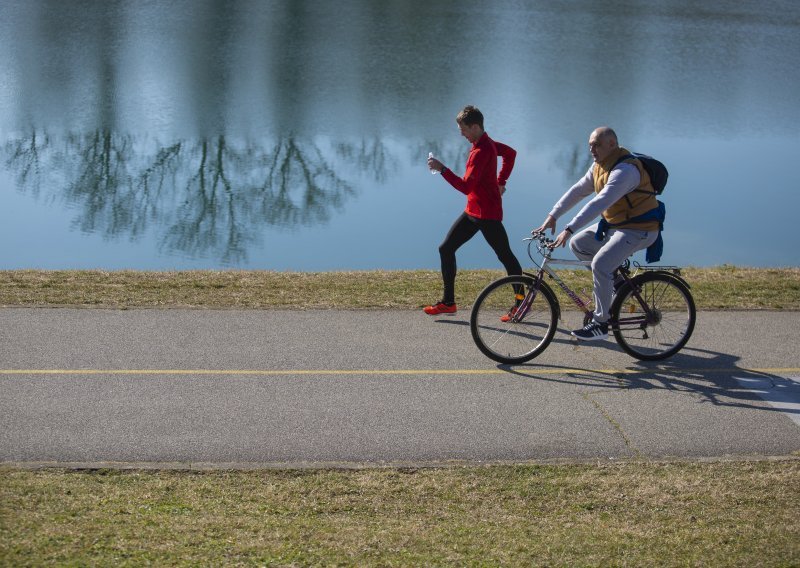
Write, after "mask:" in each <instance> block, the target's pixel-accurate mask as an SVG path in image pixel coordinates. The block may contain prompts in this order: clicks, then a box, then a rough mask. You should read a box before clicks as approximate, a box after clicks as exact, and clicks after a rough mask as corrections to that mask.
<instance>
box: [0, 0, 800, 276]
mask: <svg viewBox="0 0 800 568" xmlns="http://www.w3.org/2000/svg"><path fill="white" fill-rule="evenodd" d="M0 49H2V53H3V54H4V56H3V58H0V84H2V89H0V158H1V159H0V269H7V268H106V269H122V268H134V269H158V270H161V269H195V268H247V269H250V268H258V269H274V270H348V269H371V268H388V269H395V268H437V267H438V264H439V260H438V252H437V247H438V244H439V243H440V242H441V240H442V238H443V237H444V235H445V233H446V232H447V230H448V228H449V227H450V224H451V223H452V221H453V220H454V219H455V218H456V217H457V216H458V215H459V213H460V212H461V210H462V209H463V207H464V202H465V199H464V196H463V195H461V194H460V193H458V192H457V191H455V190H454V189H452V188H451V187H450V186H449V185H447V184H446V182H444V181H443V180H442V179H441V177H440V176H432V175H430V174H429V172H428V170H427V168H426V167H425V158H426V156H427V154H428V152H429V151H433V152H434V153H435V154H436V155H437V156H440V157H441V159H442V160H443V161H444V162H445V163H447V164H448V165H449V166H450V167H451V168H453V169H454V170H456V171H459V170H460V169H462V168H463V164H464V160H465V157H466V153H467V152H468V150H469V148H468V144H467V142H466V141H465V140H464V139H463V138H461V137H460V136H459V134H458V130H457V127H456V124H455V120H454V117H455V115H456V113H457V112H458V111H459V110H460V109H461V108H462V107H463V106H464V105H465V104H476V105H478V106H479V107H480V108H481V109H482V110H483V112H484V114H485V115H486V128H487V131H488V132H489V134H490V135H491V136H492V137H493V138H495V139H497V140H501V141H503V142H505V143H507V144H509V145H511V146H513V147H515V148H516V149H517V151H518V156H517V165H516V167H515V169H514V172H513V174H512V176H511V179H510V181H509V184H508V192H507V194H506V196H505V198H504V208H505V225H506V228H507V231H508V233H509V235H510V237H511V240H512V244H513V246H514V249H515V251H516V252H517V254H518V256H520V257H522V256H524V247H523V246H522V242H521V239H522V238H523V237H524V236H525V235H526V234H527V233H528V232H529V231H530V229H531V228H532V227H535V226H538V225H539V224H540V223H541V221H542V220H543V219H544V217H545V215H546V214H547V212H548V211H549V210H550V207H551V206H552V204H553V203H554V202H555V201H556V200H557V199H558V198H559V197H560V196H561V194H562V193H563V192H564V191H565V190H566V189H567V188H568V187H569V186H570V185H571V184H572V183H573V182H574V181H575V180H576V179H577V178H578V177H580V176H581V175H582V174H583V173H584V172H585V170H586V168H587V167H588V166H589V164H590V156H589V154H588V150H587V139H588V136H589V133H590V132H591V130H592V129H594V128H595V127H596V126H599V125H603V124H608V125H610V126H612V127H614V129H615V130H616V131H617V133H618V134H619V136H620V139H621V143H622V144H623V145H624V146H626V147H627V148H629V149H631V150H634V151H640V152H645V153H649V154H652V155H654V156H656V157H658V158H659V159H661V160H662V161H663V162H664V163H666V164H667V166H668V168H669V170H670V181H669V185H668V187H667V190H666V192H665V194H664V196H663V200H664V201H665V202H666V203H667V215H668V216H667V223H666V231H665V233H664V239H665V254H664V257H663V259H662V261H663V262H664V263H668V264H680V265H695V266H710V265H719V264H723V263H731V264H740V265H751V266H787V265H792V266H796V265H800V252H798V250H800V248H799V245H800V238H798V236H797V234H796V230H795V217H796V216H797V212H798V210H800V196H799V194H800V183H798V181H797V179H796V175H792V174H793V172H790V170H794V169H796V164H797V162H798V159H800V151H799V150H798V148H800V104H798V101H800V99H799V98H798V95H797V93H799V92H800V66H798V65H797V61H798V59H800V4H798V3H797V2H794V1H791V2H789V1H786V2H779V1H775V2H755V1H753V2H750V1H744V2H739V1H736V2H734V1H721V2H713V3H712V2H699V3H698V2H688V1H663V0H662V1H656V2H649V3H647V5H646V7H645V6H644V5H643V4H641V3H638V2H622V1H618V0H615V1H611V2H605V3H596V2H592V1H590V0H574V1H566V0H563V1H556V2H547V3H544V2H508V3H502V5H499V6H498V5H496V4H490V3H486V2H479V1H477V0H472V1H462V2H459V3H457V4H456V3H452V2H446V1H444V0H442V1H429V2H426V3H424V4H418V3H413V2H406V3H389V2H369V1H368V0H350V1H343V2H336V3H317V2H302V1H298V0H285V1H275V2H262V1H252V2H244V1H239V2H232V1H225V2H221V1H220V2H214V1H211V0H206V1H191V2H190V1H188V0H186V1H184V2H166V1H160V0H149V1H142V2H122V1H117V2H99V1H97V2H85V1H84V2H78V1H70V2H48V1H44V0H26V1H23V0H18V1H12V0H0ZM567 220H568V219H567ZM458 259H459V266H461V267H464V268H483V267H499V264H498V262H497V260H496V258H495V257H494V255H493V253H492V251H491V250H490V249H489V247H488V246H487V245H486V244H485V242H483V241H482V239H481V238H480V237H476V238H475V239H473V240H472V241H471V242H469V243H468V244H467V245H465V246H464V247H463V248H462V249H461V250H460V251H459V255H458ZM523 264H524V263H523Z"/></svg>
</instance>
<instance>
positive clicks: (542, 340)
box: [469, 275, 559, 365]
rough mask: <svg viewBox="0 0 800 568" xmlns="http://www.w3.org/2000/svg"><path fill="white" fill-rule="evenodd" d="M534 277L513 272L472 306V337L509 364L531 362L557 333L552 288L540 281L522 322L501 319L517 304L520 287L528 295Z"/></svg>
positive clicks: (485, 350)
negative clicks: (513, 273) (516, 295)
mask: <svg viewBox="0 0 800 568" xmlns="http://www.w3.org/2000/svg"><path fill="white" fill-rule="evenodd" d="M534 285H535V280H534V279H533V278H531V277H530V276H526V275H511V276H506V277H504V278H500V279H499V280H495V281H494V282H492V283H491V284H489V285H488V286H486V288H484V289H483V290H482V291H481V293H480V294H478V297H477V299H476V300H475V304H474V305H473V306H472V313H471V314H470V318H469V327H470V331H471V332H472V339H473V340H474V341H475V345H477V346H478V349H480V350H481V352H482V353H483V354H484V355H486V356H487V357H489V358H490V359H492V360H494V361H497V362H499V363H504V364H507V365H511V364H519V363H524V362H526V361H530V360H531V359H533V358H534V357H536V356H537V355H539V354H540V353H541V352H542V351H544V350H545V349H546V348H547V346H548V345H549V344H550V342H551V341H552V340H553V336H554V335H555V333H556V326H557V324H558V315H559V306H558V300H557V299H556V296H555V294H554V293H553V290H552V289H551V288H550V287H549V286H548V285H547V284H546V283H545V282H541V283H540V284H539V289H538V290H537V292H536V295H535V296H534V299H533V302H532V304H531V306H530V309H529V310H528V311H527V312H526V313H525V315H524V317H522V319H521V320H520V321H514V320H512V321H509V322H502V321H501V320H500V318H501V317H502V316H503V315H505V314H507V313H508V312H509V310H510V309H511V308H512V307H514V305H515V294H516V293H517V290H520V287H521V288H522V290H523V293H524V294H525V295H526V296H527V295H528V294H529V293H530V292H531V289H532V288H533V287H534Z"/></svg>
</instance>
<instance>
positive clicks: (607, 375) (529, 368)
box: [497, 343, 800, 416]
mask: <svg viewBox="0 0 800 568" xmlns="http://www.w3.org/2000/svg"><path fill="white" fill-rule="evenodd" d="M603 347H605V348H606V349H612V350H618V349H619V348H618V347H617V346H616V344H614V343H610V344H607V345H604V346H603ZM592 348H594V345H593V346H592ZM740 359H741V358H740V357H739V356H737V355H733V354H731V353H723V352H717V351H710V350H706V349H701V348H693V347H684V348H683V350H682V351H680V352H679V353H677V354H676V355H673V356H672V357H671V358H669V359H667V360H665V361H637V360H632V361H631V363H630V364H629V365H626V366H624V367H623V368H621V369H619V370H618V371H604V370H598V369H589V368H576V367H565V366H559V365H555V366H554V365H544V364H538V363H526V364H523V365H498V366H497V368H498V369H500V370H503V371H505V372H507V373H509V374H511V375H514V376H518V377H524V378H527V379H535V380H538V381H546V382H558V383H561V384H563V383H565V382H566V383H567V384H574V385H577V386H585V387H591V388H592V389H615V390H626V389H631V390H666V391H673V392H676V393H683V394H689V395H693V396H695V397H697V398H698V400H699V401H700V402H701V403H703V404H711V405H714V406H720V407H736V408H749V409H758V410H764V411H770V412H783V413H786V414H789V415H793V416H800V408H797V407H786V406H785V405H784V407H782V408H776V407H774V406H772V405H770V404H765V402H770V403H771V402H777V403H780V402H784V401H785V398H784V397H785V395H786V394H787V393H789V392H791V393H799V392H800V386H799V385H798V384H797V383H796V382H794V381H792V380H791V379H787V378H786V377H784V376H781V375H779V374H776V373H773V372H768V371H765V370H758V369H748V368H745V367H741V366H739V361H740ZM537 369H541V370H542V371H544V370H545V369H546V370H547V373H544V372H540V373H537V372H536V371H537ZM553 369H556V370H557V369H563V370H564V373H563V374H559V375H555V376H554V375H553V373H552V370H553Z"/></svg>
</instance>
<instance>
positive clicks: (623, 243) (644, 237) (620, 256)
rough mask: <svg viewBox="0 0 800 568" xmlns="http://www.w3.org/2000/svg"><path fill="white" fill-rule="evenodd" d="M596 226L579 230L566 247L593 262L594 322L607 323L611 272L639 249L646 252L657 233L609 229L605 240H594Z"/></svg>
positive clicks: (612, 281) (581, 257)
mask: <svg viewBox="0 0 800 568" xmlns="http://www.w3.org/2000/svg"><path fill="white" fill-rule="evenodd" d="M596 232H597V224H595V225H592V226H591V227H587V228H586V229H583V230H582V231H578V232H577V233H575V235H574V236H573V237H572V240H570V242H569V248H570V249H572V252H573V253H575V256H577V257H578V258H579V259H581V260H591V261H592V283H593V287H594V288H593V290H594V306H595V310H594V319H595V320H596V321H599V322H607V321H608V319H609V317H610V314H609V309H610V308H611V298H612V296H613V294H614V269H615V268H617V267H618V266H619V265H620V264H622V262H623V261H624V260H625V259H626V258H628V257H629V256H631V255H632V254H633V253H635V252H636V251H638V250H642V249H646V248H647V247H649V246H650V245H652V244H653V243H654V242H655V240H656V239H657V238H658V231H637V230H635V229H610V230H609V231H608V234H607V235H606V238H605V239H604V240H602V241H598V240H597V239H595V238H594V235H595V233H596Z"/></svg>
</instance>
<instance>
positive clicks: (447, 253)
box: [439, 213, 478, 304]
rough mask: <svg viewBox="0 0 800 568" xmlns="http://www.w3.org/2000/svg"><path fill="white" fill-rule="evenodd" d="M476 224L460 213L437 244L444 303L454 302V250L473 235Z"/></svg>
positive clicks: (476, 227)
mask: <svg viewBox="0 0 800 568" xmlns="http://www.w3.org/2000/svg"><path fill="white" fill-rule="evenodd" d="M477 232H478V226H477V225H476V224H475V223H474V222H473V221H472V220H470V218H469V216H468V215H467V214H466V213H462V214H461V215H460V216H459V217H458V219H456V221H455V223H453V226H452V227H450V231H448V233H447V236H446V237H445V239H444V241H442V244H441V245H439V257H440V258H441V262H442V284H443V286H444V292H443V293H442V301H443V302H444V303H446V304H451V303H453V302H455V285H456V271H457V267H456V251H457V250H458V249H459V247H461V245H463V244H464V243H466V242H467V241H468V240H470V239H471V238H472V237H474V236H475V233H477Z"/></svg>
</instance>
